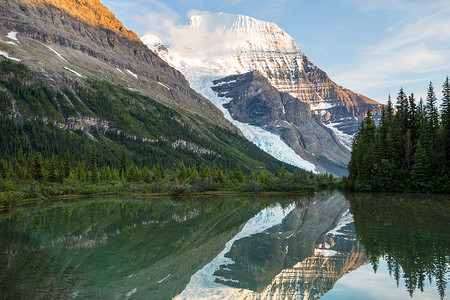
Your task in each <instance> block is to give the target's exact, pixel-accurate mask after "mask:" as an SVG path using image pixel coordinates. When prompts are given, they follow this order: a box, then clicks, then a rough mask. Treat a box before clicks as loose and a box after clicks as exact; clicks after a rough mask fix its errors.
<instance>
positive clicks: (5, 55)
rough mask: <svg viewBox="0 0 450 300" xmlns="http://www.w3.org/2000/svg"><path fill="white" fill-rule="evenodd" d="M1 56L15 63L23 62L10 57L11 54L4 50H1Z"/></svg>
mask: <svg viewBox="0 0 450 300" xmlns="http://www.w3.org/2000/svg"><path fill="white" fill-rule="evenodd" d="M0 55H1V56H3V57H5V58H7V59H10V60H13V61H21V60H20V59H18V58H15V57H11V56H9V53H8V52H5V51H2V50H0Z"/></svg>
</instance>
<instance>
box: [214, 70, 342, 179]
mask: <svg viewBox="0 0 450 300" xmlns="http://www.w3.org/2000/svg"><path fill="white" fill-rule="evenodd" d="M213 83H214V84H215V86H213V88H212V89H213V91H215V92H216V93H217V94H218V96H219V97H224V98H226V99H232V100H231V101H230V102H228V103H226V104H224V105H223V106H224V107H225V108H226V109H228V111H229V113H230V115H231V117H232V118H233V119H234V120H237V121H239V122H242V123H248V124H250V125H252V126H257V127H262V128H264V129H265V130H266V131H268V132H271V133H275V134H276V135H278V136H280V137H281V139H282V140H283V141H285V142H286V144H287V145H288V146H289V147H290V148H292V149H293V150H294V151H295V152H296V153H297V154H299V155H300V156H301V157H303V158H305V159H306V160H307V161H309V162H312V163H313V164H314V165H315V166H316V167H317V169H318V170H319V171H321V172H323V173H325V172H326V171H327V170H328V171H331V172H333V173H334V174H338V175H342V174H345V168H346V165H347V162H348V160H349V158H350V152H349V151H348V149H347V148H345V147H344V146H343V145H342V144H341V143H340V142H339V141H338V140H337V138H336V136H335V135H334V134H333V132H332V131H331V130H330V129H329V128H327V127H325V126H324V125H323V124H322V123H321V122H320V120H319V118H318V117H317V116H316V115H314V114H311V111H310V109H309V105H308V104H307V103H304V102H301V101H298V99H296V98H294V97H293V96H291V95H290V94H288V93H283V92H280V91H279V90H277V89H276V88H275V87H273V86H272V85H270V83H269V82H268V80H267V79H266V78H265V77H264V76H262V75H261V74H260V73H259V72H250V73H245V74H242V75H234V76H229V77H226V78H223V79H218V80H215V81H214V82H213Z"/></svg>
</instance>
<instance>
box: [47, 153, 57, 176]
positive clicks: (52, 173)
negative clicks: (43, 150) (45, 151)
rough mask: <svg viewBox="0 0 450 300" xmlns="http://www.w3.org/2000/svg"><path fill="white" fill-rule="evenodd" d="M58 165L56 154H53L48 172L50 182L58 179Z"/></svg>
mask: <svg viewBox="0 0 450 300" xmlns="http://www.w3.org/2000/svg"><path fill="white" fill-rule="evenodd" d="M57 170H58V166H57V164H56V158H55V156H52V158H51V160H50V170H49V172H48V180H49V181H50V182H55V181H57V179H58V171H57Z"/></svg>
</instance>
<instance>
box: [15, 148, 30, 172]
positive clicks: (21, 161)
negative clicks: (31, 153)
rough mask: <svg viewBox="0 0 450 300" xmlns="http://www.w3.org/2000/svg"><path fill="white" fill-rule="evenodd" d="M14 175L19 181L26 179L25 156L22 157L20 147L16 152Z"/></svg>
mask: <svg viewBox="0 0 450 300" xmlns="http://www.w3.org/2000/svg"><path fill="white" fill-rule="evenodd" d="M16 174H17V176H18V177H19V178H20V179H25V178H27V177H28V176H27V175H28V171H27V162H26V160H25V156H24V155H23V150H22V147H20V148H19V150H18V151H17V167H16Z"/></svg>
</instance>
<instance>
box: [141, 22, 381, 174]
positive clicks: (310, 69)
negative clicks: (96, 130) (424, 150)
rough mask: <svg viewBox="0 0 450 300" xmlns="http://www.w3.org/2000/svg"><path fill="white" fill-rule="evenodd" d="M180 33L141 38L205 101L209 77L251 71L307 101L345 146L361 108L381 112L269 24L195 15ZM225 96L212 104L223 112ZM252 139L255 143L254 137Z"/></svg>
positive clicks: (283, 90) (371, 102)
mask: <svg viewBox="0 0 450 300" xmlns="http://www.w3.org/2000/svg"><path fill="white" fill-rule="evenodd" d="M181 33H182V34H179V37H178V38H177V39H176V42H173V41H172V44H170V45H168V47H166V46H164V44H163V43H162V42H161V40H159V38H157V37H155V36H154V35H146V36H144V37H142V40H143V41H144V43H145V44H147V45H148V47H149V48H150V49H152V50H153V51H155V52H157V53H158V54H159V55H160V56H161V57H162V58H164V59H165V60H166V61H168V62H169V63H170V64H171V65H173V66H174V67H175V68H177V69H178V70H180V71H181V72H182V73H183V74H184V75H185V76H186V78H187V79H188V81H189V82H190V84H191V86H192V87H193V88H194V89H195V90H196V91H198V92H200V93H201V94H203V95H204V96H205V97H207V98H208V99H210V100H211V99H212V98H217V94H215V93H212V92H211V87H212V81H213V80H217V79H220V78H223V77H226V76H230V75H236V74H244V73H248V72H254V71H256V72H258V73H260V74H261V75H262V76H264V77H265V78H266V79H267V80H268V81H269V82H270V84H271V85H273V86H274V87H275V88H277V89H278V90H279V91H280V92H286V93H289V94H290V95H292V96H293V97H295V98H298V99H300V100H301V101H302V102H306V103H308V104H310V109H311V111H312V112H313V114H315V115H316V116H317V117H318V118H319V119H320V120H321V121H323V122H324V123H325V125H327V126H328V127H329V128H330V129H332V130H333V131H334V132H335V134H336V135H337V137H338V138H339V140H340V141H341V142H343V143H344V144H345V145H346V146H347V147H348V148H350V146H351V136H352V135H353V134H354V133H356V132H357V130H358V127H359V123H360V120H361V119H362V118H363V117H364V115H365V112H366V111H367V109H368V108H370V109H371V110H372V111H373V112H374V115H375V116H376V115H377V114H378V113H379V112H380V110H381V106H382V105H381V104H379V103H377V102H375V101H373V100H371V99H369V98H367V97H364V96H362V95H359V94H355V93H353V92H352V91H350V90H347V89H344V88H342V87H340V86H339V85H337V84H336V83H334V82H333V81H331V80H330V78H329V77H328V75H327V74H326V73H325V72H323V71H322V70H320V69H319V68H317V67H316V66H315V65H314V64H313V63H312V62H311V61H310V60H309V59H308V58H307V57H306V55H305V54H304V53H303V52H302V51H301V50H300V49H299V48H298V46H297V44H296V42H295V40H294V39H293V38H292V37H291V36H289V35H288V34H287V33H285V32H284V31H283V30H282V29H280V28H279V27H278V26H277V25H276V24H274V23H270V22H266V21H261V20H257V19H254V18H251V17H248V16H242V15H230V14H225V13H217V14H201V15H194V16H192V17H191V18H190V20H189V22H188V23H187V24H186V25H185V26H184V28H182V30H181ZM222 98H223V97H222ZM225 98H226V97H225ZM229 100H230V99H228V100H227V99H223V100H222V101H214V99H212V102H214V103H215V104H216V105H218V107H219V109H222V110H223V108H222V107H221V106H222V104H223V103H227V102H229ZM294 113H295V112H294ZM225 115H226V112H225ZM231 121H235V120H233V119H231ZM235 124H236V123H235ZM238 127H239V126H238ZM241 127H242V126H241ZM247 138H249V136H247ZM249 139H250V138H249ZM253 141H254V142H255V143H258V142H259V139H255V138H254V139H253ZM307 146H308V145H306V147H307ZM291 148H292V147H291ZM296 152H297V154H300V153H299V152H298V151H296ZM271 154H273V153H271ZM311 154H312V155H316V153H314V152H312V153H311ZM277 158H279V159H283V158H282V157H277ZM302 158H303V159H305V157H304V156H302ZM327 159H328V158H327ZM300 166H301V165H300ZM303 167H304V166H303Z"/></svg>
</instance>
